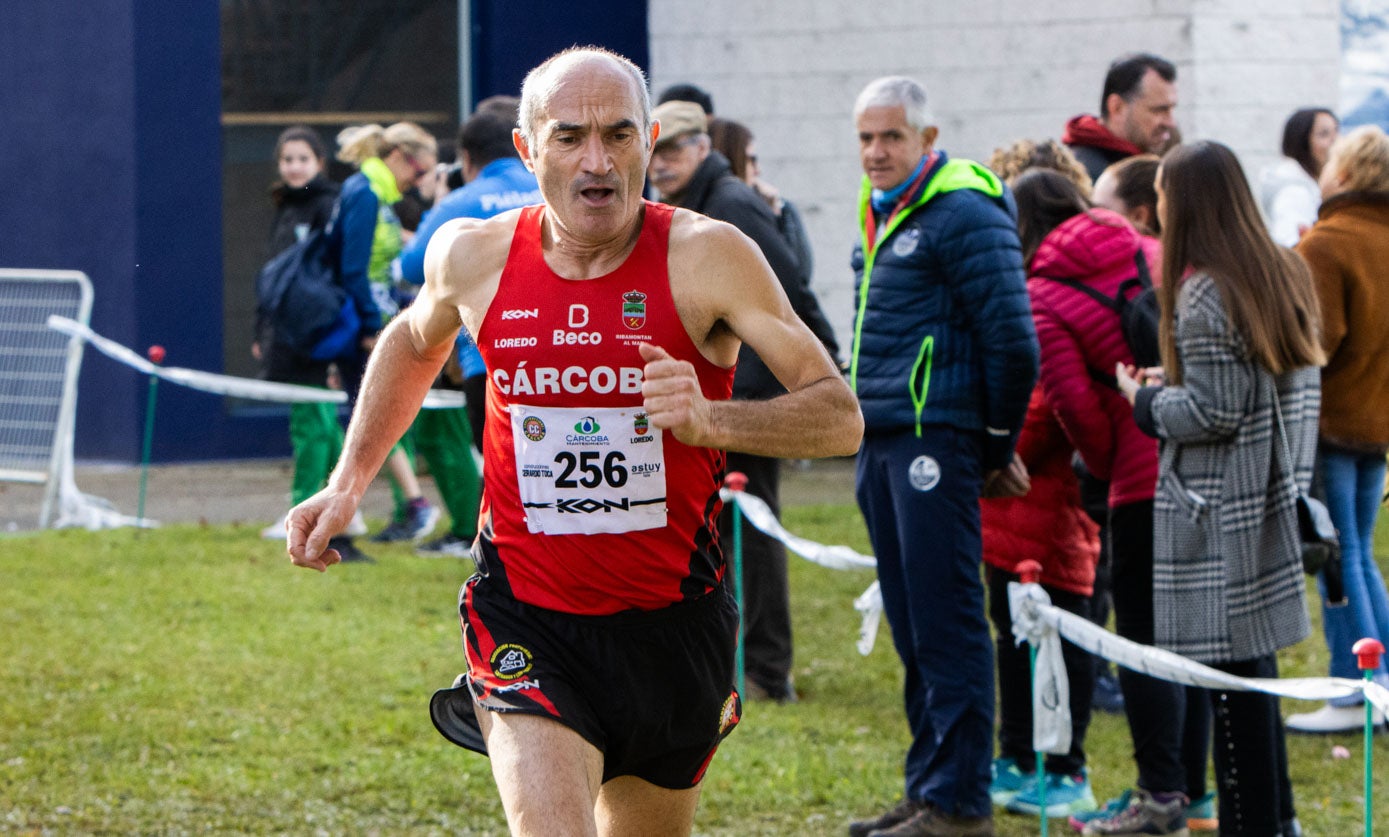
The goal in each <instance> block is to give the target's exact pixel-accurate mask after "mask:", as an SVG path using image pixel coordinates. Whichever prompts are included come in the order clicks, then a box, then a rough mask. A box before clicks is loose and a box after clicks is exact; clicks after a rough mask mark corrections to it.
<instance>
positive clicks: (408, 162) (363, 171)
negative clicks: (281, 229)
mask: <svg viewBox="0 0 1389 837" xmlns="http://www.w3.org/2000/svg"><path fill="white" fill-rule="evenodd" d="M338 145H339V148H340V150H339V151H338V159H340V160H342V161H343V162H345V163H351V164H353V165H356V166H357V167H358V169H359V171H358V172H357V173H356V174H354V175H352V176H351V177H349V178H347V180H346V181H345V182H344V183H343V187H342V194H341V196H340V197H339V198H338V222H337V224H336V225H335V226H334V227H333V243H334V247H335V250H336V253H337V257H338V271H339V274H340V278H341V281H342V284H343V287H345V288H346V289H347V292H348V294H349V295H350V296H351V298H352V299H353V301H354V303H355V305H356V310H357V315H358V317H360V319H361V332H360V334H359V335H358V339H357V341H356V342H355V344H354V345H352V346H351V347H349V349H348V351H347V354H346V355H345V356H343V357H341V358H338V359H337V364H338V369H339V370H341V372H342V379H343V388H344V389H346V390H347V395H348V400H349V402H350V403H353V404H354V405H355V403H356V400H357V393H358V390H359V389H360V388H361V381H362V374H363V372H364V370H365V369H366V361H367V355H368V354H369V353H370V351H371V349H372V347H373V346H374V345H375V344H376V336H377V334H378V333H379V332H380V331H381V327H382V326H383V325H384V324H385V323H386V322H387V321H388V320H389V319H390V318H391V317H393V316H394V315H395V314H396V312H397V311H398V310H399V307H400V306H399V297H398V296H397V294H396V289H395V284H394V281H393V278H392V275H391V267H390V266H391V262H392V261H394V260H395V258H396V257H397V256H398V255H400V251H401V247H402V246H403V244H404V241H403V237H402V235H401V226H400V219H399V218H397V217H396V214H395V211H394V210H393V209H392V207H393V206H394V205H395V204H396V203H397V202H398V201H399V200H400V197H401V192H402V190H405V189H409V188H410V187H411V186H413V185H414V184H415V183H416V181H418V180H419V179H420V178H422V177H424V176H425V175H426V174H428V173H430V172H431V171H432V170H433V169H434V166H435V163H436V162H437V160H436V147H435V142H434V137H432V136H430V135H429V134H428V133H426V132H425V131H424V129H423V128H421V127H419V126H418V125H415V124H413V123H410V122H397V123H395V124H394V125H391V126H390V127H389V128H382V127H381V126H380V125H358V126H354V127H350V128H345V129H343V130H342V131H341V132H339V133H338ZM387 466H388V468H389V473H390V476H391V489H392V493H393V494H394V496H395V511H394V513H393V515H392V517H391V522H390V523H389V524H388V525H387V526H386V528H385V529H383V530H381V531H380V532H378V533H377V534H376V535H375V536H374V537H373V540H377V541H399V540H418V539H420V538H423V537H425V536H426V535H428V534H429V533H430V532H432V531H433V530H434V526H435V524H436V523H437V522H438V520H439V509H438V508H437V507H435V506H434V505H433V504H432V503H430V502H429V501H428V500H427V499H425V497H424V492H423V491H422V490H421V489H420V483H419V479H418V478H417V477H416V476H415V468H414V465H413V464H412V463H411V461H410V457H409V455H408V454H407V453H406V450H405V447H404V446H403V445H402V444H399V443H398V444H396V445H395V446H394V448H393V449H392V451H391V455H390V457H388V460H387Z"/></svg>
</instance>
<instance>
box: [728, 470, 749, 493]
mask: <svg viewBox="0 0 1389 837" xmlns="http://www.w3.org/2000/svg"><path fill="white" fill-rule="evenodd" d="M723 484H724V487H725V488H727V489H728V490H730V491H745V490H747V487H748V475H747V474H745V473H743V472H742V471H729V472H728V474H726V475H725V476H724V478H723Z"/></svg>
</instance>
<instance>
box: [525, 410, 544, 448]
mask: <svg viewBox="0 0 1389 837" xmlns="http://www.w3.org/2000/svg"><path fill="white" fill-rule="evenodd" d="M521 432H522V433H524V434H526V438H527V439H530V440H531V441H532V442H539V441H540V440H542V439H544V438H545V422H543V421H541V420H540V419H539V418H537V417H536V416H526V418H525V420H524V421H522V422H521Z"/></svg>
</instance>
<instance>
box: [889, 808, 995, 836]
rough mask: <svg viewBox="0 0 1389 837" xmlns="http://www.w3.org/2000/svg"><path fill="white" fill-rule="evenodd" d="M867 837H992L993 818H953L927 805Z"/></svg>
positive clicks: (990, 815) (985, 816) (991, 816)
mask: <svg viewBox="0 0 1389 837" xmlns="http://www.w3.org/2000/svg"><path fill="white" fill-rule="evenodd" d="M868 837H994V818H993V814H985V815H984V816H982V817H959V816H954V815H952V814H947V813H945V812H944V811H941V810H940V809H939V808H937V807H936V806H934V805H930V804H928V805H926V806H925V807H923V808H922V809H921V810H920V811H917V812H916V813H915V814H912V815H911V817H910V818H909V819H906V820H903V821H902V822H899V823H898V824H896V825H894V826H893V827H891V828H885V829H880V830H878V831H870V832H869V834H868Z"/></svg>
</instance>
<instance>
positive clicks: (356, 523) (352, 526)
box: [342, 509, 367, 538]
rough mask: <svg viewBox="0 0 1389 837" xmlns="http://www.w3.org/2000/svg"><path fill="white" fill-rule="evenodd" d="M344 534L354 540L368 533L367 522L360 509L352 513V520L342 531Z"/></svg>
mask: <svg viewBox="0 0 1389 837" xmlns="http://www.w3.org/2000/svg"><path fill="white" fill-rule="evenodd" d="M342 533H343V534H344V535H347V536H349V537H353V538H360V537H361V536H363V535H365V534H366V533H367V522H366V520H364V519H363V518H362V512H361V510H360V509H359V510H357V511H355V512H353V513H352V520H351V521H349V522H348V524H347V528H346V529H344V530H342Z"/></svg>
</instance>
